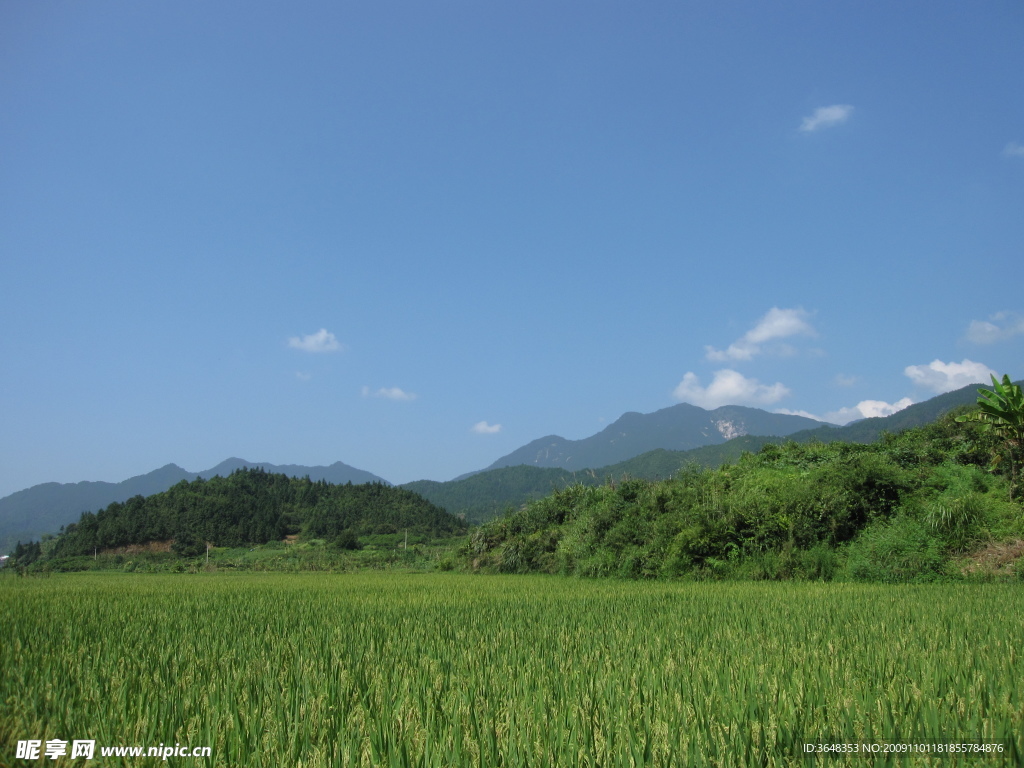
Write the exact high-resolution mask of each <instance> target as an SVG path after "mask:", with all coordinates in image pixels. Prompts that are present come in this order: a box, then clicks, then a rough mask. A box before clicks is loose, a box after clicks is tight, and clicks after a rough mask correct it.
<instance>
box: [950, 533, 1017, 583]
mask: <svg viewBox="0 0 1024 768" xmlns="http://www.w3.org/2000/svg"><path fill="white" fill-rule="evenodd" d="M1022 557H1024V539H1016V540H1014V541H1001V542H998V543H995V542H993V543H991V544H987V545H985V546H984V547H983V548H982V549H979V550H978V551H977V552H974V553H972V554H971V556H970V557H969V558H968V559H967V561H966V562H965V563H964V566H963V572H964V574H971V573H975V574H976V573H991V574H993V575H995V576H1007V577H1011V576H1013V575H1014V572H1015V568H1016V566H1017V561H1018V560H1020V559H1021V558H1022Z"/></svg>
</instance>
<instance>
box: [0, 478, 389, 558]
mask: <svg viewBox="0 0 1024 768" xmlns="http://www.w3.org/2000/svg"><path fill="white" fill-rule="evenodd" d="M247 467H263V469H265V470H266V471H267V472H278V473H282V474H286V475H289V476H290V477H305V476H307V475H308V476H309V478H310V479H311V480H325V481H327V482H328V483H336V484H342V483H374V482H386V481H385V480H383V479H382V478H379V477H377V476H376V475H374V474H371V473H370V472H366V471H364V470H361V469H356V468H355V467H350V466H348V465H347V464H343V463H342V462H340V461H337V462H335V463H334V464H331V465H330V466H328V467H303V466H299V465H294V464H288V465H283V466H276V465H274V464H267V463H260V464H255V463H252V462H248V461H245V460H244V459H236V458H231V459H226V460H225V461H222V462H221V463H220V464H218V465H217V466H215V467H211V468H210V469H207V470H203V471H202V472H188V471H186V470H184V469H182V468H181V467H179V466H178V465H177V464H167V465H166V466H163V467H160V469H155V470H153V471H152V472H148V473H146V474H144V475H138V476H136V477H132V478H129V479H128V480H124V481H122V482H120V483H105V482H81V483H42V484H41V485H34V486H32V487H31V488H26V489H25V490H23V491H18V492H16V493H12V494H11V495H10V496H6V497H4V498H2V499H0V552H8V551H10V549H11V547H13V546H14V544H15V542H16V541H29V540H31V539H38V538H39V537H40V536H42V535H43V534H45V533H55V532H56V531H57V530H59V529H60V528H61V526H64V525H67V524H68V523H72V522H74V521H76V520H77V519H78V516H79V515H81V514H82V513H83V512H94V511H96V510H98V509H103V508H104V507H106V506H107V505H109V504H112V503H114V502H123V501H126V500H128V499H130V498H132V497H133V496H151V495H153V494H154V493H159V492H160V491H166V490H167V489H168V488H170V487H171V486H172V485H174V484H175V483H179V482H181V481H182V480H190V481H191V480H195V479H196V478H200V477H201V478H205V479H209V478H211V477H214V476H215V475H220V476H221V477H226V476H227V475H230V474H231V473H232V472H233V471H235V470H236V469H242V468H247Z"/></svg>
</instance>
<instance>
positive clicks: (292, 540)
mask: <svg viewBox="0 0 1024 768" xmlns="http://www.w3.org/2000/svg"><path fill="white" fill-rule="evenodd" d="M298 540H299V534H297V533H293V534H291V535H290V536H285V537H284V543H285V544H294V543H295V542H296V541H298Z"/></svg>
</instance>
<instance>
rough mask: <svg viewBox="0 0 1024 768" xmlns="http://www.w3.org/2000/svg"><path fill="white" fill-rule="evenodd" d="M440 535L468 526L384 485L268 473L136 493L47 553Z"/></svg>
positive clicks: (67, 533) (85, 520) (70, 531)
mask: <svg viewBox="0 0 1024 768" xmlns="http://www.w3.org/2000/svg"><path fill="white" fill-rule="evenodd" d="M402 530H408V531H409V532H411V533H413V534H423V535H430V536H433V537H440V536H452V535H457V534H461V533H463V532H465V531H466V530H467V526H466V523H465V522H464V521H462V520H460V519H458V518H456V517H454V516H453V515H450V514H448V513H447V512H445V511H444V510H443V509H440V508H438V507H437V506H435V505H433V504H431V503H430V502H429V501H427V500H426V499H424V498H423V497H421V496H419V495H418V494H415V493H413V492H412V491H408V490H405V489H402V488H394V487H392V486H387V485H384V484H382V483H366V484H362V485H352V484H346V485H331V484H330V483H327V482H325V481H323V480H320V481H316V482H313V481H311V480H309V479H308V478H301V479H297V478H292V477H288V476H286V475H283V474H272V473H269V472H265V471H264V470H262V469H242V470H238V471H235V472H233V473H232V474H231V475H229V476H228V477H219V476H217V477H213V478H211V479H209V480H204V479H203V478H197V479H196V480H193V481H191V482H189V481H181V482H179V483H178V484H177V485H175V486H173V487H171V488H170V489H168V490H166V491H163V492H161V493H157V494H155V495H152V496H149V497H146V498H144V497H142V496H135V497H133V498H131V499H128V501H126V502H124V503H120V502H115V503H113V504H110V505H109V506H108V507H106V508H105V509H103V510H100V511H99V512H96V513H95V514H94V513H92V512H86V513H84V514H83V515H82V516H81V519H80V520H79V521H78V522H77V523H73V524H71V525H68V526H67V527H66V528H64V529H63V531H62V532H61V534H60V535H59V536H58V537H57V539H56V541H55V542H54V543H53V545H52V547H49V548H48V551H50V553H51V554H52V556H54V557H61V556H72V555H82V554H92V553H93V552H94V551H96V550H104V549H111V548H116V547H123V546H127V545H131V544H144V543H147V542H151V541H167V540H169V539H173V540H175V542H176V544H178V545H180V544H181V543H182V542H183V541H187V542H192V543H195V542H210V543H212V544H213V545H215V546H240V545H250V544H264V543H266V542H269V541H273V540H280V539H282V538H284V537H285V536H286V535H289V534H301V535H303V536H305V537H309V538H312V537H316V538H328V539H332V538H338V537H341V536H347V537H349V540H352V539H353V538H354V537H358V536H364V535H371V534H380V533H397V532H399V531H402Z"/></svg>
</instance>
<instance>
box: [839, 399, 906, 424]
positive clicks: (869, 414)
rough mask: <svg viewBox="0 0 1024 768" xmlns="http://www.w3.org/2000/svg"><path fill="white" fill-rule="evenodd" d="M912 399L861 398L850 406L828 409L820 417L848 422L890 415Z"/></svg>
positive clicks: (900, 409) (842, 422) (840, 422)
mask: <svg viewBox="0 0 1024 768" xmlns="http://www.w3.org/2000/svg"><path fill="white" fill-rule="evenodd" d="M913 404H914V401H913V400H911V399H910V398H909V397H904V398H903V399H902V400H897V401H896V402H895V403H887V402H885V401H884V400H861V401H860V402H859V403H857V404H856V405H855V406H853V407H852V408H840V409H839V410H838V411H830V412H829V413H826V414H825V415H824V417H822V420H823V421H828V422H831V423H832V424H849V423H850V422H851V421H856V420H857V419H871V418H875V417H877V416H891V415H892V414H894V413H896V412H897V411H902V410H903V409H904V408H906V407H907V406H908V405H913Z"/></svg>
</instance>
